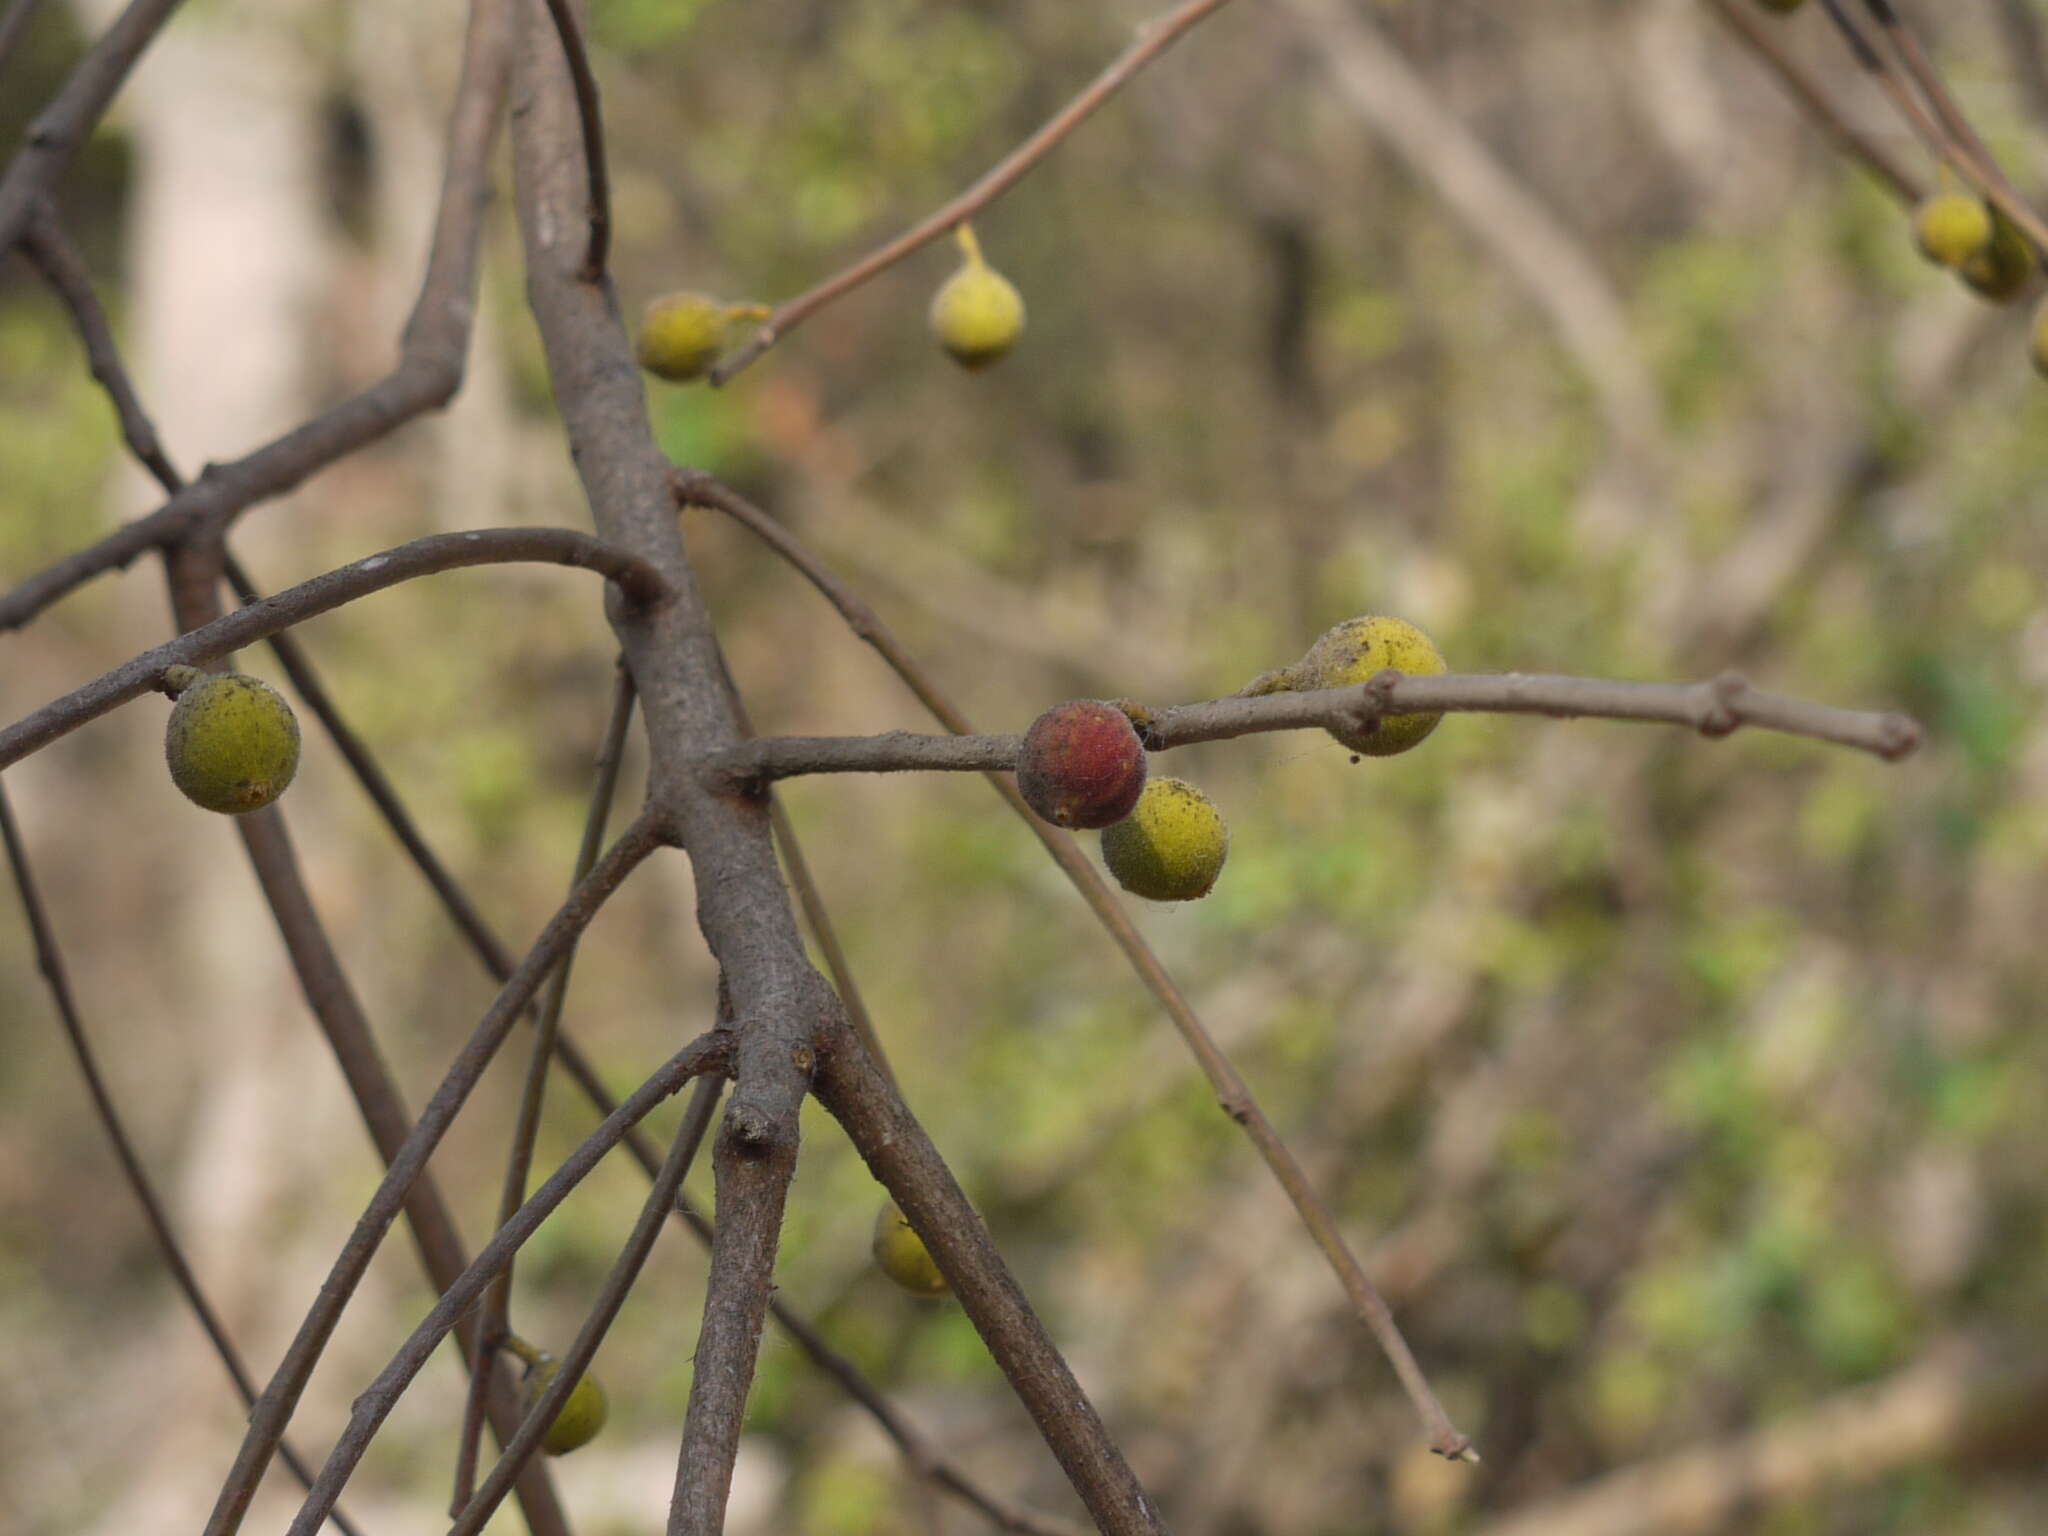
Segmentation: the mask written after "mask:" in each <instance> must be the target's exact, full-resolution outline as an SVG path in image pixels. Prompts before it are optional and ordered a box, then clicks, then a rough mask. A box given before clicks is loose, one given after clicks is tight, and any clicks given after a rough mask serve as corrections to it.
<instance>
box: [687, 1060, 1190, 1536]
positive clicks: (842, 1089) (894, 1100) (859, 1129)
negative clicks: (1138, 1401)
mask: <svg viewBox="0 0 2048 1536" xmlns="http://www.w3.org/2000/svg"><path fill="white" fill-rule="evenodd" d="M822 1043H823V1045H824V1048H823V1049H822V1050H821V1052H820V1055H819V1062H818V1077H817V1084H816V1089H815V1091H816V1093H817V1096H818V1101H819V1102H820V1103H822V1104H823V1105H824V1106H825V1107H826V1108H827V1109H828V1110H830V1111H831V1112H832V1115H833V1118H835V1119H836V1120H838V1122H839V1124H840V1125H841V1127H842V1128H843V1129H844V1130H845V1131H846V1135H847V1138H848V1139H849V1140H850V1141H851V1142H852V1143H853V1145H854V1148H855V1150H857V1151H858V1152H859V1153H860V1155H861V1157H862V1158H863V1159H864V1160H865V1161H866V1162H867V1165H868V1167H869V1168H870V1169H872V1170H873V1171H874V1175H875V1177H876V1178H878V1179H880V1180H881V1181H882V1183H883V1184H884V1185H886V1186H887V1187H888V1190H889V1193H890V1194H891V1195H892V1196H894V1197H895V1200H896V1203H897V1204H898V1205H899V1206H901V1207H902V1208H903V1214H904V1215H905V1216H907V1217H909V1218H910V1223H911V1225H912V1226H913V1227H914V1228H915V1229H916V1230H917V1234H918V1236H919V1237H921V1238H923V1239H924V1243H925V1246H926V1247H927V1248H929V1249H930V1250H931V1254H932V1257H933V1258H934V1259H936V1260H937V1261H938V1265H939V1269H940V1271H941V1272H942V1273H943V1274H944V1275H945V1277H946V1280H947V1282H948V1284H949V1285H950V1286H951V1287H952V1291H953V1294H954V1295H955V1296H957V1297H958V1298H959V1301H960V1305H961V1307H962V1308H963V1309H964V1310H965V1311H966V1313H967V1316H968V1318H969V1320H971V1321H972V1322H973V1324H974V1327H975V1331H976V1332H977V1333H979V1334H980V1335H981V1337H982V1341H983V1342H984V1343H985V1344H987V1345H988V1348H989V1353H990V1354H992V1355H994V1356H995V1358H996V1362H997V1364H999V1365H1000V1366H1001V1367H1002V1369H1003V1374H1004V1375H1005V1376H1007V1377H1008V1378H1009V1379H1010V1384H1011V1385H1012V1387H1014V1388H1015V1390H1016V1393H1017V1396H1018V1399H1019V1400H1020V1401H1021V1402H1022V1403H1023V1404H1024V1406H1025V1408H1026V1409H1027V1410H1029V1412H1030V1414H1031V1417H1032V1419H1033V1421H1034V1422H1035V1423H1036V1424H1037V1425H1038V1432H1039V1434H1041V1435H1042V1436H1044V1438H1045V1443H1046V1444H1047V1445H1049V1446H1051V1447H1052V1451H1053V1454H1054V1455H1055V1456H1057V1457H1058V1458H1059V1462H1060V1465H1061V1466H1062V1467H1063V1468H1065V1469H1066V1473H1067V1479H1068V1481H1069V1482H1071V1483H1072V1484H1073V1485H1074V1489H1075V1491H1076V1492H1078V1493H1079V1494H1080V1495H1081V1499H1082V1502H1084V1503H1085V1504H1086V1505H1087V1506H1088V1513H1089V1514H1090V1515H1091V1516H1092V1517H1093V1518H1094V1520H1095V1524H1096V1526H1097V1528H1098V1529H1100V1530H1102V1531H1104V1532H1107V1533H1112V1536H1122V1533H1129V1532H1162V1531H1164V1530H1165V1526H1164V1525H1163V1524H1162V1522H1161V1521H1160V1518H1159V1513H1158V1511H1157V1510H1155V1509H1154V1508H1153V1507H1152V1501H1151V1500H1150V1499H1149V1498H1147V1497H1146V1494H1145V1490H1144V1489H1143V1488H1142V1487H1140V1486H1139V1484H1138V1481H1137V1479H1136V1478H1135V1477H1134V1476H1133V1475H1132V1473H1131V1469H1130V1467H1129V1466H1128V1465H1126V1464H1125V1462H1124V1459H1123V1455H1122V1453H1121V1452H1120V1451H1119V1450H1118V1449H1117V1447H1116V1444H1115V1442H1114V1441H1113V1440H1111V1439H1110V1437H1109V1432H1108V1430H1107V1429H1106V1428H1105V1427H1104V1426H1103V1423H1102V1420H1101V1418H1100V1417H1099V1416H1098V1415H1097V1414H1096V1412H1095V1409H1094V1406H1093V1405H1092V1404H1091V1403H1090V1402H1089V1401H1088V1398H1087V1397H1086V1395H1085V1394H1084V1393H1083V1392H1082V1391H1081V1388H1080V1385H1079V1384H1078V1383H1077V1382H1076V1381H1075V1380H1074V1375H1073V1372H1072V1371H1071V1370H1070V1369H1069V1368H1068V1366H1067V1363H1066V1361H1065V1360H1064V1359H1062V1358H1061V1357H1060V1353H1059V1350H1058V1349H1057V1348H1056V1347H1055V1346H1054V1344H1053V1342H1052V1340H1051V1339H1050V1338H1049V1337H1047V1335H1046V1332H1045V1327H1044V1325H1043V1324H1042V1323H1041V1322H1039V1320H1038V1318H1037V1316H1036V1315H1035V1314H1034V1313H1033V1312H1032V1310H1031V1304H1030V1303H1029V1302H1028V1301H1026V1300H1025V1298H1024V1293H1023V1291H1022V1290H1021V1289H1020V1288H1019V1287H1018V1285H1017V1282H1016V1279H1015V1278H1014V1277H1013V1276H1012V1275H1011V1274H1010V1271H1009V1267H1008V1266H1007V1265H1006V1264H1004V1262H1003V1258H1002V1254H1001V1252H1000V1251H999V1250H998V1249H997V1248H996V1245H995V1241H994V1239H993V1238H991V1237H990V1236H989V1231H988V1227H987V1225H986V1224H985V1223H984V1222H983V1221H982V1219H981V1217H980V1216H979V1215H978V1214H977V1213H976V1212H975V1209H974V1207H973V1206H972V1205H971V1204H970V1203H969V1202H968V1199H967V1196H966V1194H965V1192H964V1191H962V1190H961V1188H960V1185H959V1183H958V1181H957V1180H955V1179H954V1177H953V1173H952V1170H951V1169H949V1168H948V1167H947V1166H946V1161H945V1159H944V1158H943V1157H941V1156H940V1155H939V1151H938V1148H937V1147H935V1146H933V1145H932V1141H931V1138H930V1137H929V1136H927V1135H926V1134H925V1130H924V1127H923V1126H921V1125H920V1124H918V1122H917V1118H916V1117H915V1116H914V1115H913V1114H912V1113H911V1112H910V1108H909V1106H908V1105H906V1104H905V1103H904V1102H903V1100H902V1098H901V1097H900V1096H899V1095H898V1094H897V1092H896V1090H895V1089H894V1088H893V1087H892V1086H890V1084H889V1082H888V1080H887V1079H886V1078H884V1077H883V1076H882V1074H881V1073H880V1072H879V1071H877V1070H876V1068H875V1066H874V1063H873V1062H872V1061H870V1060H869V1059H868V1056H867V1053H866V1052H865V1051H863V1050H861V1049H860V1048H859V1045H858V1042H856V1041H855V1040H854V1038H853V1035H852V1034H851V1032H850V1031H847V1030H844V1029H841V1030H840V1031H838V1032H837V1034H836V1036H835V1037H833V1038H832V1039H830V1040H829V1041H826V1042H822ZM719 1210H720V1212H721V1215H720V1221H719V1226H720V1229H721V1230H723V1228H724V1225H725V1221H724V1216H723V1212H724V1210H725V1206H724V1202H723V1198H722V1195H721V1200H720V1204H719ZM670 1536H681V1531H680V1530H679V1528H678V1527H677V1526H676V1525H675V1524H674V1523H673V1522H671V1524H670Z"/></svg>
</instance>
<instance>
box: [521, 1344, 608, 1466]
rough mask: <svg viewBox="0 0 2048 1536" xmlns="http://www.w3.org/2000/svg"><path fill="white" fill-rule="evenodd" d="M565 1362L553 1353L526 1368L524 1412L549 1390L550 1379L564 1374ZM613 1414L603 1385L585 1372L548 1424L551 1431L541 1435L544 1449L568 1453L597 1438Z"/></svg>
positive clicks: (531, 1408) (522, 1385)
mask: <svg viewBox="0 0 2048 1536" xmlns="http://www.w3.org/2000/svg"><path fill="white" fill-rule="evenodd" d="M561 1371H562V1362H561V1361H559V1360H557V1359H556V1358H555V1357H554V1356H553V1355H542V1356H541V1357H540V1358H539V1359H538V1360H535V1361H534V1362H533V1363H532V1364H531V1365H529V1366H527V1368H526V1376H525V1379H524V1380H523V1381H521V1382H520V1385H519V1406H520V1409H521V1410H522V1411H523V1412H526V1413H531V1412H533V1410H534V1407H535V1405H537V1404H538V1403H539V1402H540V1395H541V1393H543V1392H545V1391H547V1389H548V1383H549V1382H551V1381H553V1380H554V1379H555V1378H556V1377H557V1376H559V1375H560V1374H561ZM610 1416H611V1400H610V1399H609V1398H608V1397H606V1396H605V1390H604V1386H603V1384H602V1383H601V1382H599V1381H598V1379H597V1378H596V1377H595V1376H592V1375H591V1374H590V1373H589V1372H587V1371H586V1372H585V1373H584V1374H583V1375H582V1376H581V1377H580V1378H578V1380H577V1382H576V1385H575V1386H573V1387H571V1388H570V1389H569V1397H568V1400H567V1401H566V1402H564V1403H563V1404H562V1407H561V1411H560V1412H558V1413H557V1414H556V1415H555V1422H554V1423H552V1424H550V1425H549V1426H548V1432H547V1434H546V1435H544V1436H543V1437H542V1438H541V1442H540V1446H541V1449H542V1450H544V1451H546V1452H547V1453H548V1454H549V1455H550V1456H566V1455H568V1454H569V1453H570V1452H571V1451H573V1450H577V1449H579V1448H581V1447H583V1446H586V1445H588V1444H590V1442H591V1441H593V1440H595V1439H596V1438H597V1432H598V1431H599V1430H601V1429H603V1428H604V1421H605V1420H606V1419H607V1418H609V1417H610Z"/></svg>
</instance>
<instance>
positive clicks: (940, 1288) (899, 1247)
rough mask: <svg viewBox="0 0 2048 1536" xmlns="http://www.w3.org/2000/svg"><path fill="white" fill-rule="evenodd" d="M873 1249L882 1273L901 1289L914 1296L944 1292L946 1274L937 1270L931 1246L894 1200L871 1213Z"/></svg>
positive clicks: (938, 1294) (887, 1201)
mask: <svg viewBox="0 0 2048 1536" xmlns="http://www.w3.org/2000/svg"><path fill="white" fill-rule="evenodd" d="M874 1252H875V1263H876V1264H878V1265H880V1266H881V1270H882V1273H883V1274H885V1275H887V1276H888V1277H889V1278H890V1279H891V1280H894V1281H895V1282H896V1283H897V1284H898V1285H900V1286H902V1287H903V1289H904V1290H906V1291H909V1292H911V1293H912V1294H913V1295H917V1296H943V1295H945V1294H946V1277H945V1276H944V1275H942V1274H940V1273H939V1266H938V1264H937V1263H936V1262H935V1261H934V1260H933V1258H932V1254H931V1250H930V1249H929V1248H927V1247H925V1245H924V1239H923V1238H921V1237H919V1236H918V1235H917V1229H916V1228H915V1227H913V1226H911V1224H910V1218H909V1217H908V1216H905V1215H904V1214H903V1209H902V1207H901V1206H899V1205H897V1203H896V1202H895V1201H894V1200H885V1201H884V1202H882V1209H881V1211H880V1212H879V1213H878V1214H877V1215H876V1217H875V1243H874Z"/></svg>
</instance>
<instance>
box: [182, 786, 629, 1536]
mask: <svg viewBox="0 0 2048 1536" xmlns="http://www.w3.org/2000/svg"><path fill="white" fill-rule="evenodd" d="M660 843H661V829H660V823H659V821H658V820H657V819H656V818H655V817H653V816H651V815H642V816H641V818H640V819H639V820H638V821H636V822H634V824H633V825H632V826H631V827H630V828H628V829H627V831H626V832H625V834H624V835H623V836H621V837H620V838H619V840H618V841H617V842H615V843H613V844H612V846H611V849H610V850H609V851H608V852H607V853H606V854H605V856H604V858H603V859H602V860H600V861H599V863H598V866H597V868H596V869H594V870H592V871H591V874H590V876H589V878H588V879H586V880H585V881H584V882H583V883H582V884H581V885H579V886H578V887H577V888H576V890H575V891H574V893H572V895H571V896H570V899H569V900H568V901H567V902H566V903H564V904H563V906H562V907H561V909H560V910H559V911H557V912H556V914H555V916H554V918H553V920H552V921H550V922H549V924H548V925H547V927H546V928H545V929H544V930H543V931H542V933H541V936H540V938H539V939H538V940H536V941H535V943H534V946H533V948H532V949H531V950H529V951H528V952H527V955H526V958H525V959H524V960H522V961H521V962H520V964H519V968H518V969H517V970H516V971H514V972H513V974H512V977H511V979H510V980H509V981H507V982H506V983H505V985H504V986H503V987H502V988H501V989H500V990H499V992H498V996H497V997H496V999H495V1000H493V1002H492V1003H491V1006H490V1008H489V1010H488V1011H487V1012H486V1013H485V1014H484V1017H483V1019H482V1021H481V1022H480V1023H478V1025H477V1027H476V1030H475V1032H474V1033H473V1034H472V1035H471V1036H470V1038H469V1041H468V1043H467V1044H466V1045H464V1047H463V1048H462V1051H461V1053H460V1054H459V1055H458V1056H457V1057H456V1058H455V1061H454V1063H453V1065H451V1066H450V1067H449V1069H448V1072H447V1074H446V1075H445V1076H444V1077H443V1078H442V1079H441V1084H440V1086H439V1087H438V1088H437V1089H435V1091H434V1096H433V1098H432V1099H431V1100H429V1101H428V1103H427V1107H426V1110H425V1111H424V1112H423V1113H422V1114H421V1116H420V1118H419V1120H418V1122H417V1123H416V1124H415V1125H414V1126H413V1128H412V1131H411V1132H410V1134H408V1135H407V1137H406V1139H405V1144H404V1145H403V1146H402V1147H401V1148H400V1149H399V1152H398V1155H397V1156H396V1157H394V1158H392V1159H391V1166H390V1169H389V1171H388V1172H387V1173H386V1174H385V1176H384V1180H383V1182H382V1183H380V1184H379V1185H378V1186H377V1190H376V1193H375V1194H374V1195H372V1196H371V1198H370V1202H369V1205H368V1207H367V1208H366V1209H365V1210H364V1212H363V1215H362V1217H361V1218H360V1219H359V1220H358V1221H357V1223H356V1227H355V1231H354V1232H352V1233H351V1234H350V1236H349V1240H348V1242H347V1243H346V1244H345V1245H344V1246H343V1248H342V1251H341V1253H340V1255H339V1256H338V1257H337V1258H336V1259H335V1261H334V1266H333V1268H332V1269H331V1270H330V1272H329V1274H328V1277H327V1279H326V1281H325V1282H324V1283H323V1284H322V1285H321V1287H320V1292H319V1295H318V1296H317V1297H315V1299H314V1302H313V1306H312V1308H311V1309H310V1310H309V1311H308V1312H307V1314H306V1318H305V1320H304V1321H303V1322H302V1323H301V1324H300V1326H299V1331H298V1334H297V1336H296V1337H295V1338H294V1339H293V1340H292V1343H291V1346H290V1348H289V1349H287V1350H286V1352H285V1357H284V1359H283V1361H282V1362H281V1363H280V1364H279V1366H278V1368H277V1372H276V1374H275V1375H273V1376H272V1377H271V1379H270V1384H269V1385H268V1386H267V1387H265V1388H264V1390H263V1395H262V1396H261V1397H260V1398H259V1399H258V1400H257V1404H256V1408H255V1411H254V1412H252V1413H251V1414H250V1416H249V1431H248V1434H247V1435H246V1436H245V1438H244V1439H243V1441H242V1448H241V1451H240V1453H239V1454H238V1455H237V1456H236V1458H235V1466H234V1469H233V1471H232V1472H231V1473H230V1474H229V1476H228V1478H227V1481H226V1482H225V1483H224V1484H223V1485H222V1488H221V1493H220V1498H219V1501H218V1502H217V1503H216V1504H215V1506H214V1511H213V1515H212V1517H211V1518H210V1519H209V1520H208V1522H207V1526H206V1531H207V1536H230V1533H232V1532H234V1531H236V1530H238V1529H239V1528H240V1526H241V1523H242V1517H243V1516H244V1515H245V1514H246V1513H247V1512H248V1506H249V1500H250V1499H251V1498H252V1497H253V1496H254V1494H255V1490H256V1484H257V1482H258V1481H259V1480H260V1479H261V1477H262V1475H263V1469H264V1467H265V1466H266V1465H267V1464H268V1463H269V1460H270V1456H271V1453H272V1451H273V1450H274V1449H275V1448H276V1445H277V1438H278V1436H279V1435H280V1434H282V1433H283V1430H284V1425H285V1423H286V1422H287V1421H288V1420H289V1419H290V1418H291V1414H292V1410H293V1408H295V1407H296V1406H297V1404H298V1400H299V1395H300V1394H301V1393H302V1392H303V1391H304V1390H305V1385H306V1380H307V1378H308V1377H309V1376H311V1374H312V1371H313V1366H314V1365H315V1364H316V1363H317V1362H318V1360H319V1358H320V1354H321V1351H322V1350H323V1349H324V1348H325V1347H326V1344H327V1340H328V1338H329V1336H330V1335H332V1333H333V1331H334V1326H335V1324H336V1323H337V1322H338V1321H340V1318H341V1312H342V1309H343V1308H344V1307H346V1306H347V1305H348V1299H349V1297H350V1296H351V1295H352V1294H354V1291H355V1287H356V1285H357V1284H358V1282H360V1281H361V1279H362V1277H363V1272H364V1271H365V1270H366V1269H367V1268H368V1267H369V1263H370V1259H371V1257H372V1256H373V1255H374V1254H375V1253H376V1251H377V1247H378V1245H379V1244H380V1243H381V1242H382V1241H383V1239H384V1234H385V1233H386V1232H387V1231H389V1230H390V1227H391V1223H392V1221H393V1219H394V1218H395V1217H396V1216H397V1214H398V1211H399V1208H400V1206H401V1205H402V1204H403V1203H404V1200H405V1196H406V1193H407V1191H408V1190H409V1189H410V1188H411V1187H412V1185H413V1183H414V1181H415V1180H416V1179H417V1178H418V1177H419V1175H420V1172H421V1170H422V1169H423V1168H424V1167H425V1166H426V1161H427V1158H428V1157H429V1156H430V1155H432V1153H433V1150H434V1148H435V1147H436V1146H437V1145H439V1143H440V1140H441V1137H442V1136H443V1135H444V1134H446V1132H447V1129H448V1127H449V1125H450V1124H451V1123H453V1121H454V1119H455V1116H456V1113H457V1112H458V1111H459V1110H460V1109H461V1108H462V1105H463V1103H464V1102H465V1101H466V1100H467V1099H468V1097H469V1094H470V1091H471V1090H472V1089H473V1088H474V1087H475V1086H476V1082H477V1079H478V1078H480V1077H481V1076H482V1075H483V1072H484V1068H485V1067H487V1066H489V1065H490V1062H491V1059H492V1058H493V1057H494V1056H495V1055H496V1054H497V1050H498V1047H499V1046H500V1045H502V1044H503V1043H504V1040H505V1036H506V1034H507V1033H509V1032H510V1030H511V1028H512V1024H513V1021H514V1020H515V1019H516V1018H517V1017H518V1016H519V1014H520V1013H521V1012H522V1011H524V1009H525V1008H526V1005H527V1003H528V1002H529V1001H530V1000H531V999H532V997H533V995H534V993H535V992H536V991H538V990H539V988H540V984H541V982H542V981H543V980H545V979H546V977H547V974H548V972H550V971H551V970H553V969H554V967H555V966H556V965H557V964H558V963H559V962H560V960H561V957H562V955H563V953H564V952H565V951H566V949H567V948H568V945H569V944H570V942H571V941H572V940H573V939H574V938H575V937H576V936H577V935H578V934H579V933H581V932H582V931H583V929H584V928H585V927H587V926H588V925H589V923H590V920H591V919H592V918H593V917H595V916H596V915H597V912H598V909H599V908H600V907H602V906H603V905H604V903H605V901H606V900H607V899H608V898H609V897H610V896H611V895H612V893H613V892H614V891H616V890H617V889H618V888H619V887H620V886H621V885H622V884H624V883H625V879H626V877H627V876H628V875H629V874H631V873H632V872H633V870H635V869H636V868H638V867H639V865H640V862H641V861H642V860H643V859H645V858H646V857H647V855H648V854H650V853H652V852H653V851H654V849H655V848H656V847H658V846H659V845H660ZM451 1326H452V1319H451ZM316 1523H317V1522H316Z"/></svg>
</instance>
